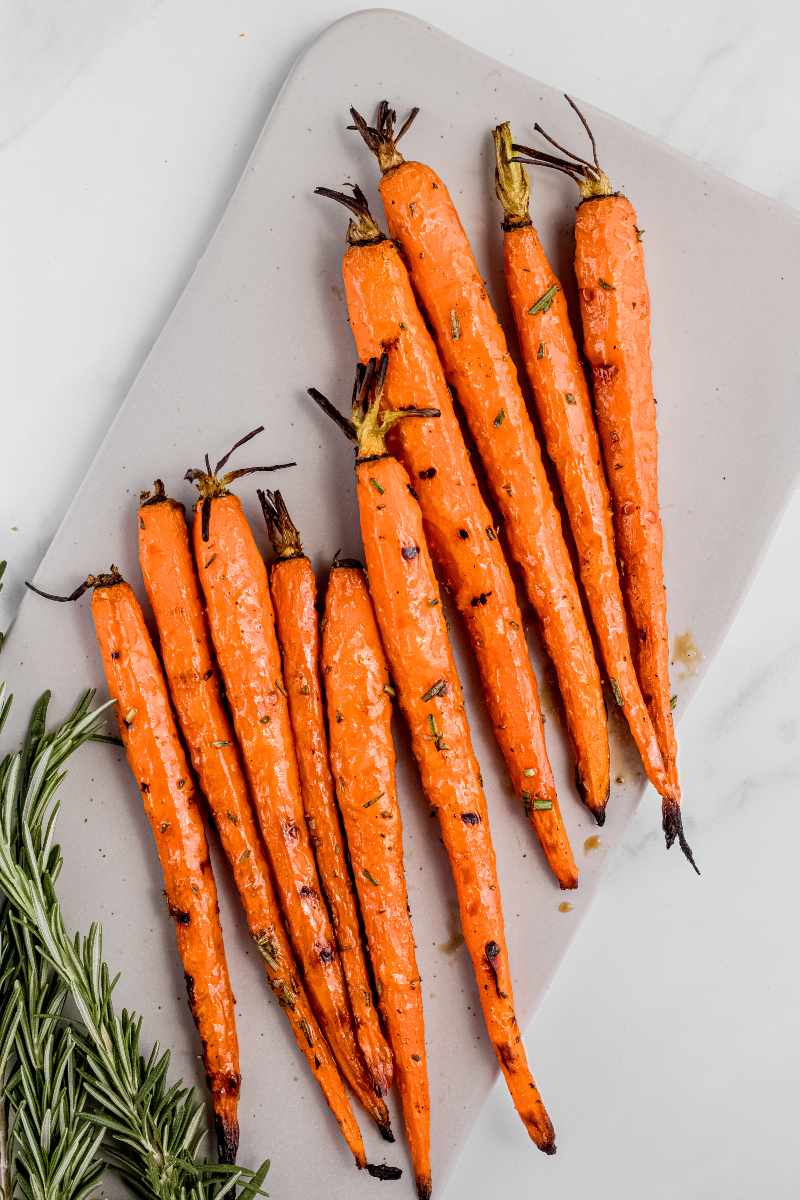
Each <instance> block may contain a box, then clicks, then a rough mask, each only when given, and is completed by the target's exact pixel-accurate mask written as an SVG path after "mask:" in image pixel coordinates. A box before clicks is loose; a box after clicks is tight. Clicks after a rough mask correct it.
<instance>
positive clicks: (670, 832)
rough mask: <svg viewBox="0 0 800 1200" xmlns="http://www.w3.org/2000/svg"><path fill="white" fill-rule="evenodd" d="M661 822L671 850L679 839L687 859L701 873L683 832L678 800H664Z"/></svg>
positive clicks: (668, 847)
mask: <svg viewBox="0 0 800 1200" xmlns="http://www.w3.org/2000/svg"><path fill="white" fill-rule="evenodd" d="M661 816H662V820H661V824H662V828H663V830H664V838H665V840H666V843H667V849H668V850H669V849H670V847H671V846H672V844H673V842H674V841H675V840H676V839H677V842H678V845H679V846H680V848H681V850H682V851H683V853H684V855H685V857H686V859H687V860H688V862H689V863H690V865H691V866H692V867H693V868H694V870H695V872H696V873H697V874H698V875H699V874H700V868H699V867H698V865H697V863H696V862H695V861H694V854H693V853H692V848H691V846H690V845H689V843H688V842H687V840H686V835H685V834H684V832H683V818H682V816H681V807H680V805H679V804H678V802H677V800H664V801H663V803H662V805H661Z"/></svg>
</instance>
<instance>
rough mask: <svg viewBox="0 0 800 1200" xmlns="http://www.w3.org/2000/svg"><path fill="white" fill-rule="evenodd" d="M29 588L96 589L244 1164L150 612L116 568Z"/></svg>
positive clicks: (230, 1025)
mask: <svg viewBox="0 0 800 1200" xmlns="http://www.w3.org/2000/svg"><path fill="white" fill-rule="evenodd" d="M28 586H29V587H31V590H32V591H35V592H37V593H38V594H39V595H41V596H44V597H45V598H46V599H48V600H77V599H78V598H79V597H80V596H82V595H83V593H84V592H85V591H87V590H88V589H89V588H91V589H92V617H93V619H94V626H95V632H96V635H97V644H98V646H99V648H100V658H101V661H102V664H103V671H104V672H105V676H106V682H107V684H108V691H109V695H110V696H111V698H112V700H115V701H116V713H117V721H118V723H119V733H120V737H121V738H122V742H123V745H124V746H125V753H126V755H127V758H128V765H129V766H130V769H131V772H132V773H133V777H134V779H135V780H136V783H137V786H138V788H139V791H140V793H141V797H142V803H143V804H144V810H145V814H146V816H147V819H148V821H149V822H150V828H151V830H152V831H153V838H154V839H155V843H156V850H157V851H158V857H159V859H160V861H161V869H162V871H163V873H164V894H165V896H166V899H167V907H168V908H169V914H170V916H171V917H172V919H173V921H174V922H175V936H176V938H177V942H178V953H179V954H180V957H181V962H182V964H183V970H184V977H185V979H186V991H187V993H188V996H189V1007H190V1009H191V1011H192V1016H193V1017H194V1021H195V1024H196V1026H197V1032H198V1033H199V1034H200V1041H201V1044H202V1047H203V1066H204V1067H205V1072H206V1079H207V1080H208V1087H209V1090H210V1092H211V1099H212V1104H213V1108H214V1118H215V1123H216V1129H217V1146H218V1151H219V1160H220V1162H224V1163H232V1162H235V1161H236V1151H237V1149H238V1146H239V1123H238V1119H237V1107H238V1101H239V1085H240V1082H241V1075H240V1074H239V1043H238V1038H237V1036H236V1014H235V1006H234V998H233V991H232V989H231V981H230V977H229V975H228V964H227V961H226V959H225V947H224V945H223V941H222V927H221V925H220V921H219V907H218V904H217V887H216V883H215V882H214V874H213V871H212V869H211V862H210V860H209V857H208V843H207V842H206V834H205V829H204V828H203V820H202V817H201V815H200V809H199V807H198V803H197V793H196V790H195V785H194V780H193V779H192V773H191V770H190V769H189V764H188V762H187V761H186V755H185V753H184V750H183V746H182V744H181V740H180V737H179V735H178V730H177V728H176V726H175V718H174V717H173V715H172V708H171V707H170V702H169V696H168V694H167V685H166V682H165V680H164V676H163V674H162V671H161V666H160V664H159V661H158V657H157V655H156V652H155V649H154V648H153V643H152V642H151V640H150V635H149V633H148V632H147V626H146V624H145V620H144V614H143V613H142V610H141V607H140V606H139V602H138V600H137V599H136V596H135V595H134V592H133V590H132V588H131V587H130V586H129V585H128V584H127V583H125V581H124V580H123V578H122V576H121V575H120V574H119V572H118V571H117V569H116V567H112V568H111V571H110V573H109V574H106V575H97V576H92V575H90V576H89V577H88V579H87V580H86V581H85V583H83V584H81V586H80V587H78V588H76V589H75V591H74V592H73V593H72V595H70V596H51V595H50V594H49V593H47V592H40V591H39V589H38V588H34V587H33V586H32V585H31V584H29V585H28Z"/></svg>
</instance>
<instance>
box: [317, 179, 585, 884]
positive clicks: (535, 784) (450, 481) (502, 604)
mask: <svg viewBox="0 0 800 1200" xmlns="http://www.w3.org/2000/svg"><path fill="white" fill-rule="evenodd" d="M317 191H318V192H320V193H321V194H322V195H326V196H330V197H331V198H333V199H335V200H338V201H339V202H340V203H342V204H345V205H346V206H347V207H348V208H350V209H351V211H352V212H353V213H354V218H353V219H352V220H351V221H350V225H349V228H348V231H347V241H348V248H347V250H346V252H345V255H344V260H343V264H342V273H343V276H344V285H345V294H346V297H347V311H348V316H349V319H350V328H351V330H352V332H353V338H354V340H355V343H356V351H357V353H358V357H359V358H360V359H361V361H362V362H367V361H368V360H369V359H370V358H372V357H374V356H376V355H379V354H380V353H381V351H382V350H383V348H384V347H388V354H389V368H388V372H387V375H386V385H385V392H384V403H385V404H386V406H387V407H388V408H390V409H404V408H419V407H421V406H425V405H427V406H433V407H435V408H437V409H438V410H439V412H440V413H441V416H440V417H439V418H438V420H430V421H404V422H402V423H400V424H399V425H397V426H396V427H395V429H394V430H393V431H392V434H391V437H390V446H391V448H392V450H393V451H394V452H395V453H396V454H397V457H398V458H399V459H400V461H401V462H402V463H403V465H404V466H405V468H406V470H407V471H408V474H409V476H410V477H411V479H413V481H414V488H415V490H416V492H417V496H418V499H419V504H420V508H421V510H422V519H423V521H424V523H425V536H426V538H427V540H428V545H429V546H430V549H431V554H432V555H433V559H434V561H435V562H436V564H437V566H438V568H439V570H440V572H441V574H442V578H443V580H444V582H445V584H446V586H447V588H448V589H449V591H450V594H451V595H452V597H453V600H454V602H455V604H456V607H457V608H458V610H459V612H460V613H461V616H462V618H463V620H464V623H465V625H466V629H467V632H468V634H469V638H470V642H471V644H472V649H473V651H474V653H475V659H476V661H477V664H478V669H479V671H480V676H481V682H482V684H483V692H484V695H485V697H486V702H487V706H488V709H489V715H490V718H491V721H492V727H493V729H494V732H495V736H496V737H497V741H498V744H499V746H500V749H501V750H502V752H503V757H504V758H505V761H506V765H507V767H508V771H509V774H510V776H511V781H512V784H513V786H514V790H515V792H516V794H517V796H519V797H520V799H521V801H522V806H523V810H524V812H525V814H526V816H527V817H528V819H529V821H530V822H531V824H532V825H533V828H534V830H535V831H536V834H537V836H538V838H539V840H540V842H541V845H542V848H543V850H544V853H545V855H546V857H547V860H548V863H549V864H550V867H551V868H552V870H553V873H554V874H555V876H556V878H557V879H558V881H559V883H560V884H561V887H562V888H572V887H576V886H577V883H578V869H577V867H576V865H575V859H574V858H573V855H572V850H571V848H570V844H569V839H568V837H567V832H566V830H565V828H564V824H563V821H562V819H561V812H560V808H559V803H558V796H557V794H556V786H555V781H554V779H553V772H552V768H551V766H550V760H549V758H548V755H547V747H546V745H545V740H544V722H543V718H542V712H541V707H540V704H539V692H538V688H537V686H536V677H535V675H534V673H533V667H532V666H531V661H530V656H529V654H528V643H527V639H526V637H525V631H524V629H523V626H522V617H521V615H520V611H519V604H518V602H517V595H516V589H515V587H514V583H513V580H512V578H511V573H510V571H509V569H508V565H507V563H506V559H505V555H504V553H503V548H502V546H501V543H500V541H499V539H498V537H497V533H496V531H495V528H494V523H493V520H492V516H491V514H490V512H489V510H488V508H487V506H486V504H485V503H484V500H483V497H482V496H481V493H480V489H479V487H478V482H477V480H476V478H475V472H474V470H473V468H472V463H471V462H470V457H469V453H468V452H467V448H466V446H465V444H464V439H463V437H462V434H461V430H460V428H459V425H458V420H457V418H456V415H455V411H454V409H453V403H452V400H451V399H450V392H449V390H448V387H447V383H446V381H445V378H444V372H443V371H442V367H441V364H440V362H439V357H438V355H437V353H436V347H435V346H434V344H433V339H432V338H431V335H430V334H429V332H428V330H427V328H426V326H425V322H424V320H423V318H422V314H421V313H420V311H419V309H418V307H417V303H416V300H415V299H414V294H413V292H412V290H411V283H410V280H409V278H408V272H407V270H406V268H405V265H404V263H403V260H402V259H401V257H400V254H399V252H398V250H397V247H396V246H395V245H394V244H393V243H392V242H390V241H389V240H388V239H387V238H385V237H384V236H383V234H382V233H381V231H380V229H379V228H378V226H377V225H376V224H375V222H374V220H373V219H372V216H371V215H370V212H369V208H368V207H367V201H366V197H365V196H364V194H363V192H362V191H361V190H360V188H354V189H353V195H352V196H347V195H344V194H342V193H341V192H331V191H330V190H328V189H327V188H318V189H317Z"/></svg>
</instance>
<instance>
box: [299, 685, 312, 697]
mask: <svg viewBox="0 0 800 1200" xmlns="http://www.w3.org/2000/svg"><path fill="white" fill-rule="evenodd" d="M299 691H300V695H301V696H308V695H310V693H311V688H310V687H309V686H308V684H307V683H301V684H300V688H299Z"/></svg>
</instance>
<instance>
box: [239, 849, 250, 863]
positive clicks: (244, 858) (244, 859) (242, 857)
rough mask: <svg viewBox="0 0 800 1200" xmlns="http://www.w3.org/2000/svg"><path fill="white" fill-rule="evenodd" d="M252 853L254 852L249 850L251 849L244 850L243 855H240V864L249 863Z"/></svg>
mask: <svg viewBox="0 0 800 1200" xmlns="http://www.w3.org/2000/svg"><path fill="white" fill-rule="evenodd" d="M251 853H252V851H251V850H250V849H249V847H248V849H247V850H243V851H242V853H241V854H240V855H239V858H238V861H239V862H240V863H243V862H247V860H248V858H249V857H250V855H251Z"/></svg>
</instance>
